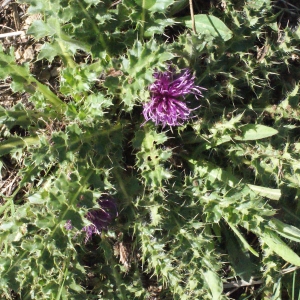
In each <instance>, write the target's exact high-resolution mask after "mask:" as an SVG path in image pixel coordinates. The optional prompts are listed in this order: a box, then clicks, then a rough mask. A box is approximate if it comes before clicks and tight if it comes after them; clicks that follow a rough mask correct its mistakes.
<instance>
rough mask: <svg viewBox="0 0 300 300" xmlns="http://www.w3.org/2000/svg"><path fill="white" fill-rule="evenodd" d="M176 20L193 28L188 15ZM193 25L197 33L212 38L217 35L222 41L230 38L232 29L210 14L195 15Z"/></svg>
mask: <svg viewBox="0 0 300 300" xmlns="http://www.w3.org/2000/svg"><path fill="white" fill-rule="evenodd" d="M178 21H180V22H182V23H184V24H185V26H187V27H189V28H191V29H192V28H193V25H192V21H191V18H190V17H183V18H178ZM195 27H196V31H197V33H198V34H199V35H206V36H209V37H213V38H217V37H219V38H221V39H222V40H224V41H228V40H230V39H231V38H232V31H231V30H230V29H229V28H228V27H227V26H226V25H225V24H224V23H223V22H222V21H221V20H220V19H218V18H216V17H214V16H211V15H206V14H199V15H195Z"/></svg>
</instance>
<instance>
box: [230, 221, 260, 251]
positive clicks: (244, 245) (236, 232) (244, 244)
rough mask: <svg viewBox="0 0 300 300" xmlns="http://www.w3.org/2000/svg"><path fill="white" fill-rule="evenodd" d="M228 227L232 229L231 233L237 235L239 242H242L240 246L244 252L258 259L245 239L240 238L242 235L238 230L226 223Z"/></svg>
mask: <svg viewBox="0 0 300 300" xmlns="http://www.w3.org/2000/svg"><path fill="white" fill-rule="evenodd" d="M228 225H229V227H230V228H231V229H232V231H233V232H234V233H235V234H236V235H237V237H238V238H239V240H240V241H241V242H242V245H243V247H244V248H245V250H249V251H250V252H251V253H252V254H253V255H255V256H257V257H259V254H258V253H257V252H256V251H255V250H254V249H253V248H252V247H251V246H250V245H249V244H248V242H247V241H246V240H245V238H244V237H243V236H242V234H241V233H240V232H239V231H238V229H237V228H236V227H235V226H234V225H233V224H230V223H228Z"/></svg>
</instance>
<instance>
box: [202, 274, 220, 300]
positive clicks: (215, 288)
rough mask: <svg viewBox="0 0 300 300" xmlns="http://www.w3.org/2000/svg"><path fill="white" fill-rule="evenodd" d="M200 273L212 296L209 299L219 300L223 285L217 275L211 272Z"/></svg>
mask: <svg viewBox="0 0 300 300" xmlns="http://www.w3.org/2000/svg"><path fill="white" fill-rule="evenodd" d="M202 273H203V278H204V280H205V282H206V284H207V285H208V287H209V289H210V292H211V295H212V298H211V299H212V300H219V299H221V295H222V292H223V284H222V281H221V279H220V277H219V276H218V274H216V273H215V272H213V271H211V270H206V271H204V272H202Z"/></svg>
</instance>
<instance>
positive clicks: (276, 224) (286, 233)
mask: <svg viewBox="0 0 300 300" xmlns="http://www.w3.org/2000/svg"><path fill="white" fill-rule="evenodd" d="M269 225H270V226H271V227H272V229H274V230H275V231H276V232H277V233H278V234H280V235H281V236H283V237H285V238H287V239H290V240H292V241H295V242H298V243H300V229H299V228H297V227H295V226H292V225H288V224H285V223H283V222H281V221H280V220H278V219H276V218H273V219H272V220H270V221H269Z"/></svg>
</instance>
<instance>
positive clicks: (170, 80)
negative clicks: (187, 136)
mask: <svg viewBox="0 0 300 300" xmlns="http://www.w3.org/2000/svg"><path fill="white" fill-rule="evenodd" d="M153 77H154V78H155V79H156V80H155V81H154V83H153V84H151V85H150V87H149V90H150V93H151V100H150V101H149V102H147V103H145V104H144V107H143V115H144V118H145V122H144V124H145V123H146V122H147V121H149V120H152V121H153V122H154V123H155V125H159V124H162V126H163V127H165V126H166V125H169V126H176V125H181V124H182V123H183V121H185V120H188V119H189V118H190V113H191V111H192V109H190V108H188V107H187V105H186V103H184V102H182V101H181V100H182V99H184V98H185V96H186V95H188V94H194V95H195V96H196V98H197V97H198V96H199V97H203V95H202V92H201V90H205V88H202V87H199V86H196V85H195V84H194V80H195V77H194V76H193V75H192V74H191V72H190V71H189V70H188V69H185V70H183V71H182V72H181V73H180V74H174V72H173V70H172V69H171V68H169V69H168V70H167V71H166V72H155V73H154V74H153Z"/></svg>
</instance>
